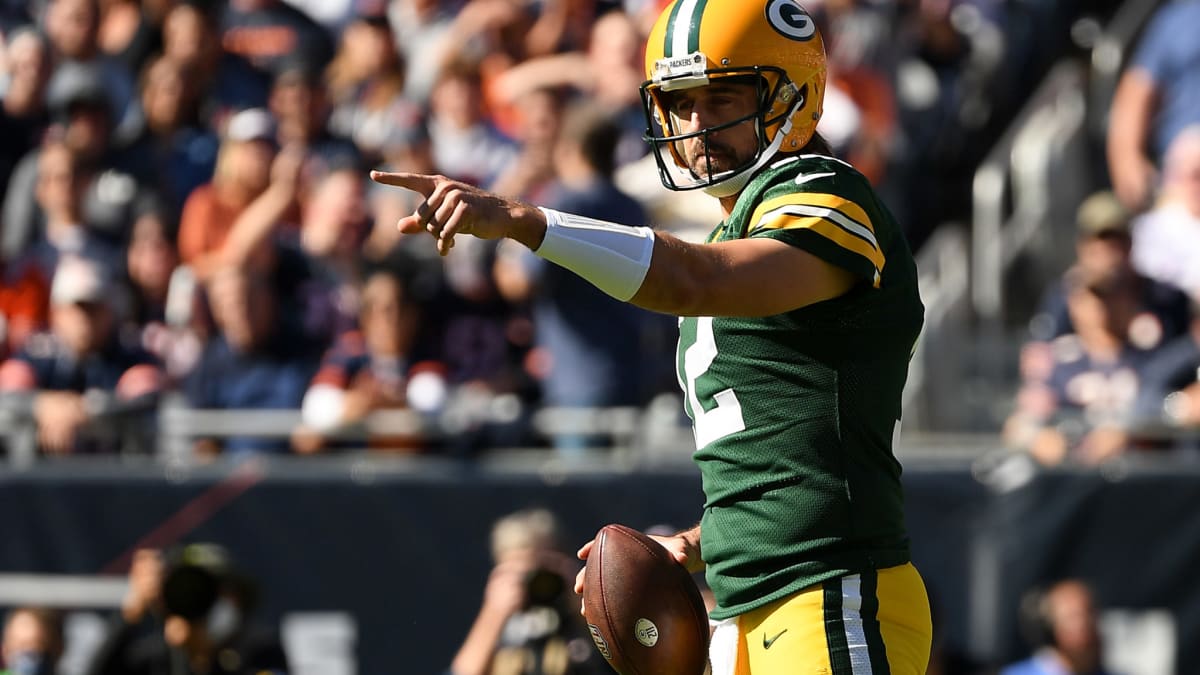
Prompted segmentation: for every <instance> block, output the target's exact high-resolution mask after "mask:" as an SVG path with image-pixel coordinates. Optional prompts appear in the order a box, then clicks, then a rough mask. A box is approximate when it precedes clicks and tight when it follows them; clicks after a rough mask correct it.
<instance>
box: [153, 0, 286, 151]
mask: <svg viewBox="0 0 1200 675" xmlns="http://www.w3.org/2000/svg"><path fill="white" fill-rule="evenodd" d="M217 22H218V18H217V16H216V9H215V8H212V7H208V6H205V5H204V3H194V2H182V3H179V4H176V5H174V6H173V7H171V8H170V9H169V10H168V11H167V15H166V17H165V18H164V19H163V29H162V41H163V45H162V48H163V56H165V57H167V58H170V59H173V60H175V61H177V62H179V63H182V64H184V65H185V66H186V67H189V68H192V69H193V72H194V73H195V77H196V89H197V90H198V91H200V92H201V96H202V103H201V105H200V106H199V107H200V110H199V113H200V116H201V119H211V120H214V122H213V123H212V130H217V129H218V128H220V126H221V125H222V124H223V121H224V119H225V118H226V117H227V116H228V115H229V114H232V112H234V111H237V110H246V109H248V108H265V107H267V91H268V90H269V89H270V86H271V77H270V76H269V75H268V74H265V73H262V72H260V71H257V70H255V69H254V67H253V66H251V65H250V64H249V62H247V61H246V60H245V59H244V58H242V57H240V56H238V55H237V54H234V53H231V52H228V51H226V50H224V49H222V48H221V40H220V38H219V32H218V28H217Z"/></svg>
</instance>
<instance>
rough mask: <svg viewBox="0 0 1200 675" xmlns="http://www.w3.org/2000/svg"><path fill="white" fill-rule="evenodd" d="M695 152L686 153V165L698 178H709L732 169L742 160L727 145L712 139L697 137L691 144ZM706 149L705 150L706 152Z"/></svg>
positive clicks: (739, 164)
mask: <svg viewBox="0 0 1200 675" xmlns="http://www.w3.org/2000/svg"><path fill="white" fill-rule="evenodd" d="M692 147H693V148H695V152H689V153H688V167H689V168H690V169H691V171H692V173H693V174H695V175H696V176H698V177H700V178H705V179H708V178H711V177H712V176H714V175H719V174H722V173H725V172H727V171H733V170H734V169H737V168H738V167H739V166H741V164H742V161H741V159H740V158H739V157H738V154H737V152H736V151H735V150H734V149H733V148H732V147H731V146H729V145H726V144H724V143H721V142H719V141H714V140H713V139H711V138H709V139H708V140H707V141H706V140H704V139H698V140H696V141H695V143H694V144H693V145H692ZM706 149H707V152H706Z"/></svg>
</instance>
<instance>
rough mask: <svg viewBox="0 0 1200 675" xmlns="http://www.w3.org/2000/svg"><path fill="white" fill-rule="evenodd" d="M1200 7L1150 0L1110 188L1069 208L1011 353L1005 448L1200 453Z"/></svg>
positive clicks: (1131, 69)
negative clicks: (1060, 254)
mask: <svg viewBox="0 0 1200 675" xmlns="http://www.w3.org/2000/svg"><path fill="white" fill-rule="evenodd" d="M1197 21H1200V2H1197V1H1196V0H1178V1H1176V2H1168V3H1164V4H1163V5H1161V6H1160V7H1159V8H1158V9H1157V11H1156V12H1155V13H1154V14H1153V15H1152V16H1151V18H1150V21H1149V22H1148V24H1147V26H1146V28H1145V30H1144V31H1143V32H1142V34H1141V36H1140V38H1139V40H1138V43H1137V45H1136V48H1135V49H1134V52H1133V55H1132V58H1131V59H1130V62H1129V63H1128V65H1127V66H1126V68H1125V70H1124V72H1123V74H1122V77H1121V79H1120V82H1119V83H1118V86H1117V90H1116V93H1115V96H1114V99H1113V101H1112V106H1111V114H1110V119H1109V126H1108V135H1107V143H1106V146H1107V147H1106V150H1107V159H1108V163H1107V168H1108V174H1109V176H1110V178H1111V184H1112V190H1111V191H1110V190H1103V191H1100V192H1097V193H1095V194H1093V195H1091V196H1089V197H1088V198H1087V199H1085V200H1084V201H1083V203H1081V204H1080V205H1079V208H1078V211H1077V217H1076V226H1077V228H1078V230H1077V231H1078V237H1077V242H1076V255H1075V262H1074V264H1073V265H1072V266H1071V267H1070V269H1068V270H1066V272H1065V273H1064V274H1063V276H1062V279H1061V280H1060V281H1059V282H1058V283H1056V284H1053V285H1052V286H1051V287H1050V288H1048V289H1047V290H1046V292H1045V295H1044V297H1043V299H1042V302H1041V307H1040V309H1039V310H1038V312H1037V313H1036V315H1035V316H1034V317H1033V320H1032V322H1031V326H1030V335H1029V340H1028V342H1027V343H1026V344H1025V345H1024V347H1023V349H1022V352H1021V365H1020V371H1021V379H1022V384H1021V388H1020V391H1019V393H1018V394H1017V399H1016V401H1015V405H1014V411H1013V414H1012V415H1011V416H1010V417H1009V419H1008V421H1007V423H1006V424H1005V428H1004V434H1005V439H1006V441H1007V442H1008V443H1009V444H1010V445H1012V446H1014V447H1016V448H1020V449H1023V450H1026V451H1028V452H1029V453H1030V454H1031V455H1032V456H1033V457H1034V458H1035V459H1037V460H1038V462H1040V463H1041V464H1044V465H1048V466H1057V465H1060V464H1068V465H1071V464H1073V465H1083V466H1093V465H1097V464H1100V463H1103V462H1106V461H1108V460H1111V459H1114V458H1117V457H1128V456H1131V453H1134V454H1142V455H1144V454H1145V453H1147V452H1158V453H1160V454H1161V453H1163V452H1174V453H1179V452H1184V453H1187V452H1189V451H1194V450H1196V449H1197V448H1200V71H1197V69H1196V67H1195V64H1196V63H1200V44H1198V43H1197V42H1196V41H1195V40H1194V39H1192V37H1191V35H1190V34H1189V32H1188V30H1186V29H1185V28H1184V26H1189V25H1195V22H1197Z"/></svg>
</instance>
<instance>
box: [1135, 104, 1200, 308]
mask: <svg viewBox="0 0 1200 675" xmlns="http://www.w3.org/2000/svg"><path fill="white" fill-rule="evenodd" d="M1133 265H1134V267H1136V268H1137V269H1138V271H1140V272H1141V273H1142V274H1145V275H1146V276H1148V277H1151V278H1153V279H1157V280H1159V281H1162V282H1164V283H1168V284H1171V285H1173V286H1176V287H1178V288H1180V289H1182V290H1183V291H1184V292H1186V293H1187V294H1188V295H1190V296H1192V297H1193V298H1200V124H1195V125H1192V126H1190V127H1187V128H1185V129H1184V130H1183V131H1181V132H1179V134H1178V135H1177V136H1176V137H1175V139H1174V140H1173V141H1171V145H1170V146H1169V147H1168V148H1167V154H1166V157H1165V158H1164V160H1163V179H1162V194H1161V195H1160V197H1159V199H1158V202H1157V203H1156V204H1155V206H1154V208H1153V209H1152V210H1150V211H1148V212H1146V213H1144V214H1142V215H1141V216H1138V218H1137V219H1136V220H1135V221H1134V224H1133Z"/></svg>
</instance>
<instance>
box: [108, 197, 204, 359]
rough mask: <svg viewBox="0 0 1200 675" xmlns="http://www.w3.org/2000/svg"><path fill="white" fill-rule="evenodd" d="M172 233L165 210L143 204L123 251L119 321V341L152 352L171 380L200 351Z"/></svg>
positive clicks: (187, 279)
mask: <svg viewBox="0 0 1200 675" xmlns="http://www.w3.org/2000/svg"><path fill="white" fill-rule="evenodd" d="M174 235H175V233H174V231H173V229H172V227H171V223H170V220H169V218H168V216H167V213H166V209H165V208H163V207H162V206H161V205H157V204H150V205H147V207H146V208H145V209H144V210H143V211H142V214H141V215H140V216H139V217H138V219H137V222H135V223H134V226H133V235H132V236H131V237H130V241H129V247H128V248H127V249H126V251H125V272H126V278H125V282H126V283H125V288H126V289H127V290H128V297H129V304H128V306H127V307H125V311H124V312H122V317H121V318H122V324H123V325H122V327H121V339H122V340H123V341H125V343H126V344H131V345H140V346H141V347H142V348H144V349H146V350H147V351H149V352H150V353H151V354H153V355H154V356H155V357H156V358H157V359H158V361H159V362H160V363H161V364H162V365H163V368H164V370H165V372H166V376H167V378H168V380H169V381H171V382H173V381H175V380H177V379H179V378H180V377H182V376H183V375H185V374H186V373H188V372H190V371H191V369H192V367H193V366H194V365H195V362H196V359H197V358H198V357H199V352H200V343H199V336H198V334H197V331H196V330H194V328H193V326H192V322H193V318H194V304H195V298H194V295H195V293H194V279H193V278H192V277H191V275H190V274H189V273H188V271H186V270H185V271H182V272H179V271H178V265H179V255H178V253H177V252H176V246H175V236H174Z"/></svg>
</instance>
